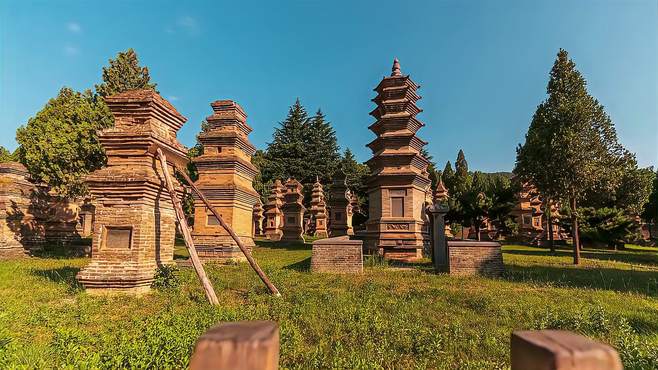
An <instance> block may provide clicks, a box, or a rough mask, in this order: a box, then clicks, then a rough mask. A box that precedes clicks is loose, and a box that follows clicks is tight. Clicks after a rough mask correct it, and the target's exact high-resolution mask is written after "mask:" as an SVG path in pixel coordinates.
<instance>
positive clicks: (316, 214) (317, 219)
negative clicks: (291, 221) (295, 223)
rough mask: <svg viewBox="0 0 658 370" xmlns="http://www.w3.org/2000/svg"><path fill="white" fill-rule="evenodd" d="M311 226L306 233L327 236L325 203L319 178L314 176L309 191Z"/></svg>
mask: <svg viewBox="0 0 658 370" xmlns="http://www.w3.org/2000/svg"><path fill="white" fill-rule="evenodd" d="M310 213H311V228H310V230H308V233H309V234H311V235H313V236H316V237H318V238H326V237H327V203H326V202H325V197H324V190H323V188H322V184H321V183H320V179H318V178H316V181H315V184H313V191H312V192H311V209H310Z"/></svg>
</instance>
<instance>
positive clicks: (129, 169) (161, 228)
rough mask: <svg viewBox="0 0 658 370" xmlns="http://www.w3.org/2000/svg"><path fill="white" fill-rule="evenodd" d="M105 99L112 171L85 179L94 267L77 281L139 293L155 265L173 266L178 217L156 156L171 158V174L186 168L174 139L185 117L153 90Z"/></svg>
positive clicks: (104, 140) (105, 141)
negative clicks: (109, 114)
mask: <svg viewBox="0 0 658 370" xmlns="http://www.w3.org/2000/svg"><path fill="white" fill-rule="evenodd" d="M105 101H106V102H107V105H108V106H109V108H110V110H111V111H112V114H113V115H114V118H115V126H114V127H112V128H108V129H105V130H103V131H102V132H101V134H100V135H99V137H100V142H101V144H102V145H103V148H105V152H106V154H107V166H106V167H104V168H102V169H100V170H97V171H94V172H93V173H91V174H90V175H88V176H87V178H86V181H87V186H88V187H89V191H90V193H91V196H92V202H93V204H94V206H95V208H96V212H95V222H94V227H93V229H94V232H93V241H92V252H91V261H90V263H89V265H87V266H86V267H84V268H83V269H82V270H80V272H79V273H78V275H77V279H78V281H80V283H81V284H82V285H83V286H84V287H85V289H87V291H88V292H89V293H92V294H107V293H117V292H119V293H134V294H140V293H145V292H148V291H149V289H150V285H151V282H152V281H153V275H154V273H155V271H156V268H157V267H158V265H163V264H171V263H173V254H174V236H175V227H176V218H175V213H174V208H173V204H172V201H171V199H170V197H169V193H168V191H167V190H166V186H165V179H164V178H163V174H162V173H161V168H160V162H159V160H158V157H157V154H156V150H157V149H158V148H160V149H161V150H162V151H163V152H164V153H165V155H166V156H167V160H168V162H169V166H170V168H169V171H170V173H173V172H174V170H173V164H177V165H180V166H184V165H186V164H187V156H186V153H187V149H186V148H185V147H184V146H183V145H181V144H180V143H179V142H178V140H177V139H176V132H177V131H178V130H179V129H180V128H181V126H182V125H183V124H184V123H185V120H186V119H185V117H183V116H182V115H181V114H180V113H178V111H176V109H175V108H174V107H173V106H172V105H171V104H169V102H167V101H166V100H165V99H163V98H162V97H160V95H158V94H157V93H156V92H154V91H152V90H132V91H127V92H124V93H121V94H118V95H113V96H110V97H107V98H106V99H105ZM174 181H175V179H174ZM176 188H177V191H178V192H179V193H180V194H179V196H182V190H183V189H182V187H181V186H180V185H179V184H178V183H176ZM179 199H180V198H179Z"/></svg>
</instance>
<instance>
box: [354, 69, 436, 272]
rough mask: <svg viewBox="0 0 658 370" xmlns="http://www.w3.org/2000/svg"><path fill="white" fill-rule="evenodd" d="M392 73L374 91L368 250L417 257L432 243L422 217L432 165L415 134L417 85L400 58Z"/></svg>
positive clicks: (419, 123) (417, 127) (416, 125)
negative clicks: (401, 66) (375, 106)
mask: <svg viewBox="0 0 658 370" xmlns="http://www.w3.org/2000/svg"><path fill="white" fill-rule="evenodd" d="M392 70H393V72H392V73H391V75H390V76H388V77H384V79H383V80H382V81H381V82H380V83H379V85H377V87H376V88H375V91H376V92H377V97H376V98H374V99H373V100H372V101H373V102H374V103H375V104H377V108H375V109H374V110H373V111H372V112H370V115H371V116H373V117H375V119H376V120H377V121H376V122H375V123H373V124H372V125H370V127H369V129H370V130H371V131H372V132H374V133H375V135H377V138H376V139H375V140H373V141H372V142H371V143H370V144H368V145H367V146H368V147H369V148H370V149H371V150H372V153H373V157H372V158H371V159H370V160H369V161H368V162H367V164H368V166H369V167H370V170H371V172H372V175H371V177H370V178H369V179H368V184H367V185H368V195H369V200H370V206H369V217H370V218H369V220H368V221H367V222H366V231H365V234H364V237H365V246H366V247H367V248H368V249H370V250H371V251H376V252H378V253H380V254H382V255H384V256H385V257H387V258H393V259H415V258H420V257H422V251H423V250H424V249H425V248H428V245H429V242H430V239H429V235H428V234H427V225H426V220H425V219H424V217H423V214H424V213H425V209H424V204H425V197H426V194H427V190H428V188H429V186H430V184H431V181H430V179H429V177H428V173H427V165H428V164H429V163H428V161H427V159H425V158H424V157H423V156H422V155H421V154H420V151H421V149H422V148H423V146H424V145H425V144H427V143H426V142H424V141H423V140H421V139H420V138H418V136H416V131H418V130H419V129H420V128H421V127H423V126H424V124H423V123H422V122H420V121H419V120H418V119H416V115H417V114H418V113H420V112H421V109H419V108H418V107H417V106H416V101H418V100H419V99H420V96H418V94H417V93H416V90H417V89H418V88H419V86H418V85H416V83H414V82H413V81H412V80H411V79H410V78H409V76H405V75H403V74H402V72H401V71H400V63H399V62H398V60H397V59H396V60H395V61H394V62H393V68H392Z"/></svg>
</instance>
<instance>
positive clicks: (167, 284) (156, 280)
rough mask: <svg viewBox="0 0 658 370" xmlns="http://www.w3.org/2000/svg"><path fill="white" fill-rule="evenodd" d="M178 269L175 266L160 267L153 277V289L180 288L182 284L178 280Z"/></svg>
mask: <svg viewBox="0 0 658 370" xmlns="http://www.w3.org/2000/svg"><path fill="white" fill-rule="evenodd" d="M177 273H178V267H176V266H175V265H162V266H160V267H158V269H157V270H156V272H155V275H154V276H153V283H152V284H151V287H152V288H154V289H157V290H169V289H175V288H178V287H179V286H180V284H181V282H180V279H179V278H178V274H177Z"/></svg>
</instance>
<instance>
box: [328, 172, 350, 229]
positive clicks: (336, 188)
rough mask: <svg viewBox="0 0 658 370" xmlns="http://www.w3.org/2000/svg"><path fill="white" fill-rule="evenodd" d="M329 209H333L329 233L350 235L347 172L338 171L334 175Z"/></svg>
mask: <svg viewBox="0 0 658 370" xmlns="http://www.w3.org/2000/svg"><path fill="white" fill-rule="evenodd" d="M329 195H330V197H329V209H330V210H331V221H330V223H329V235H331V237H332V238H333V237H336V236H342V235H348V232H349V230H350V229H351V225H350V224H349V223H348V222H349V221H350V219H349V213H350V212H351V211H350V208H351V207H350V194H349V190H348V189H347V184H346V183H345V174H344V173H343V171H338V172H336V174H335V175H334V181H333V182H332V184H331V191H330V192H329Z"/></svg>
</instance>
